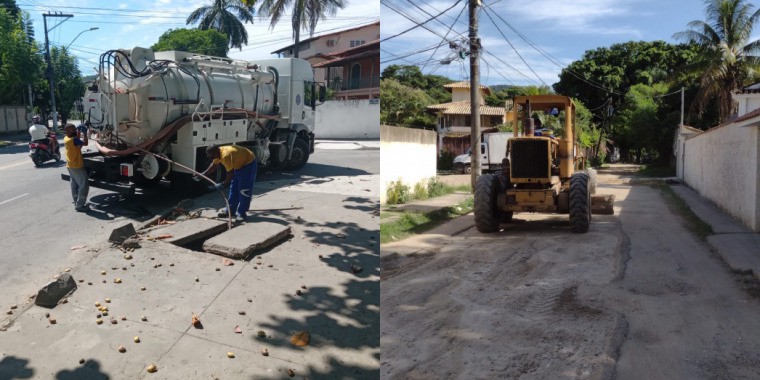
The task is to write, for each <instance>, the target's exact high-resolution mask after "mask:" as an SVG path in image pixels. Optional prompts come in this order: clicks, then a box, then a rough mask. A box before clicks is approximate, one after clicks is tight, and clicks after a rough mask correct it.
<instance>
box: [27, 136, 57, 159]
mask: <svg viewBox="0 0 760 380" xmlns="http://www.w3.org/2000/svg"><path fill="white" fill-rule="evenodd" d="M48 136H49V137H52V138H56V137H55V134H53V133H50V134H49V135H48ZM57 145H58V144H56V146H50V144H47V143H42V142H39V141H30V142H29V157H31V158H32V162H34V166H38V167H39V166H42V165H43V164H44V163H45V162H47V161H50V160H55V161H56V162H58V161H60V160H61V152H60V149H59V148H58V147H57Z"/></svg>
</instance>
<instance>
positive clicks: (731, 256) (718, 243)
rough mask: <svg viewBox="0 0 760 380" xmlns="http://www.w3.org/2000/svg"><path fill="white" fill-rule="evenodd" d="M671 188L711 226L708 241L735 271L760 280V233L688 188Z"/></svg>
mask: <svg viewBox="0 0 760 380" xmlns="http://www.w3.org/2000/svg"><path fill="white" fill-rule="evenodd" d="M671 189H673V191H674V192H675V193H676V194H678V196H679V197H681V199H683V200H684V202H686V204H687V205H689V208H690V209H691V210H692V211H693V212H694V214H696V215H697V216H698V217H699V219H702V220H703V221H704V222H705V223H707V224H709V225H710V227H712V230H713V234H712V235H710V236H708V237H707V242H708V243H709V244H710V246H711V247H712V248H713V249H714V250H715V252H717V253H718V254H719V255H720V256H721V257H722V258H723V260H724V261H725V262H726V263H727V264H728V266H729V267H731V269H732V270H734V271H739V272H744V273H747V272H749V271H751V273H752V274H753V275H754V276H755V278H756V279H758V280H760V234H758V233H755V232H752V231H751V230H750V229H749V228H747V227H746V226H744V225H743V224H742V223H741V222H739V221H737V220H736V219H734V218H732V217H731V216H730V215H728V214H726V213H725V212H724V211H722V210H721V209H719V208H718V207H717V206H716V205H715V204H714V203H712V202H711V201H709V200H708V199H705V198H703V197H702V196H700V195H699V194H697V193H696V192H695V191H694V190H692V189H691V188H689V187H688V186H685V185H678V186H671Z"/></svg>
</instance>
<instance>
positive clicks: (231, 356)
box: [227, 351, 235, 359]
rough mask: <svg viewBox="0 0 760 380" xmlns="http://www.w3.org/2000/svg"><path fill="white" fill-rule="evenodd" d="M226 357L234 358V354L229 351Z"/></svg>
mask: <svg viewBox="0 0 760 380" xmlns="http://www.w3.org/2000/svg"><path fill="white" fill-rule="evenodd" d="M227 357H228V358H230V359H232V358H234V357H235V353H234V352H232V351H230V352H228V353H227Z"/></svg>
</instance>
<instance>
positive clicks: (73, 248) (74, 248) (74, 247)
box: [70, 245, 87, 251]
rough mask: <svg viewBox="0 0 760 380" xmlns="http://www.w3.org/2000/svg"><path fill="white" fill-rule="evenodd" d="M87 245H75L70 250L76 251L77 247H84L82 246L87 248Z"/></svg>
mask: <svg viewBox="0 0 760 380" xmlns="http://www.w3.org/2000/svg"><path fill="white" fill-rule="evenodd" d="M85 247H87V246H86V245H75V246H73V247H71V248H70V250H71V251H76V250H77V249H82V248H85Z"/></svg>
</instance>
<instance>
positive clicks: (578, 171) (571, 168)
mask: <svg viewBox="0 0 760 380" xmlns="http://www.w3.org/2000/svg"><path fill="white" fill-rule="evenodd" d="M513 104H514V107H515V112H514V120H512V125H513V131H514V132H513V133H514V137H513V138H511V139H510V140H509V141H508V143H507V156H506V157H505V158H504V162H503V163H504V164H503V165H502V168H503V169H502V172H501V173H495V174H487V175H483V176H480V177H479V178H478V180H477V182H476V187H475V226H476V227H477V229H478V231H480V232H494V231H497V230H498V229H499V227H500V224H501V223H508V222H510V221H511V220H512V215H513V213H515V212H547V213H560V214H569V215H570V228H571V230H572V231H573V232H578V233H584V232H588V230H589V226H590V224H591V208H592V198H595V199H594V200H595V202H594V203H597V204H599V205H600V207H599V208H598V210H597V211H600V212H601V213H606V214H611V213H612V202H613V196H596V197H592V194H593V193H595V191H596V172H595V171H593V170H584V168H585V166H586V158H585V157H584V154H583V151H582V150H581V149H580V147H579V146H578V142H577V136H576V135H577V133H576V130H575V104H573V101H572V99H571V98H569V97H567V96H560V95H531V96H517V97H515V98H514V103H513ZM519 110H521V111H522V112H518V111H519ZM534 110H535V111H539V112H546V113H550V114H555V115H556V114H559V113H560V112H564V114H565V118H564V119H565V125H564V136H563V137H561V138H555V137H554V136H553V135H552V134H551V133H548V132H546V131H541V130H536V127H535V120H534V119H533V117H532V112H533V111H534ZM521 119H522V121H521ZM520 126H522V128H520ZM520 131H521V132H522V133H519V132H520Z"/></svg>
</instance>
